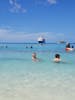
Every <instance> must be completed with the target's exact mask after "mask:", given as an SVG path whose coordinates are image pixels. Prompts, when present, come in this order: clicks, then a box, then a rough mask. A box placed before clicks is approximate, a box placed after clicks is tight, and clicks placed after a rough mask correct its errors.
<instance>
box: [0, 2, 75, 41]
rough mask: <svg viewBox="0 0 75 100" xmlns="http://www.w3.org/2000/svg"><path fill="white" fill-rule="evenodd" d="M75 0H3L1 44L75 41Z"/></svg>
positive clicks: (0, 9)
mask: <svg viewBox="0 0 75 100" xmlns="http://www.w3.org/2000/svg"><path fill="white" fill-rule="evenodd" d="M74 34H75V0H0V42H37V38H38V37H39V36H42V37H44V38H45V39H46V42H57V41H60V40H64V41H67V42H75V37H74Z"/></svg>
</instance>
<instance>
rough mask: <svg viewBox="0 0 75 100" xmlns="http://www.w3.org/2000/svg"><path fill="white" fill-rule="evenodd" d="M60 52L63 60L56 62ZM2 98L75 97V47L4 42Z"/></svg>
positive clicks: (0, 56)
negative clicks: (74, 49) (34, 53)
mask: <svg viewBox="0 0 75 100" xmlns="http://www.w3.org/2000/svg"><path fill="white" fill-rule="evenodd" d="M71 45H74V46H75V44H71ZM31 46H32V48H31ZM33 52H36V54H37V57H38V58H39V59H40V61H39V62H34V61H32V59H31V58H32V53H33ZM56 53H59V54H60V55H61V59H62V62H60V63H54V62H53V59H54V55H55V54H56ZM0 100H75V51H73V52H66V51H65V44H44V45H39V44H21V43H20V44H10V43H7V44H0Z"/></svg>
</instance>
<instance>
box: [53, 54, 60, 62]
mask: <svg viewBox="0 0 75 100" xmlns="http://www.w3.org/2000/svg"><path fill="white" fill-rule="evenodd" d="M60 61H61V59H60V55H59V54H55V58H54V62H57V63H58V62H60Z"/></svg>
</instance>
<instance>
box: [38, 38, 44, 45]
mask: <svg viewBox="0 0 75 100" xmlns="http://www.w3.org/2000/svg"><path fill="white" fill-rule="evenodd" d="M37 41H38V43H40V44H43V43H45V38H43V37H41V36H40V37H39V38H38V40H37Z"/></svg>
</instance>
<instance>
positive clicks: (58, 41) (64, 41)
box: [58, 40, 66, 44]
mask: <svg viewBox="0 0 75 100" xmlns="http://www.w3.org/2000/svg"><path fill="white" fill-rule="evenodd" d="M58 43H61V44H63V43H66V42H65V41H63V40H61V41H58Z"/></svg>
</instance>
